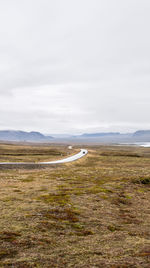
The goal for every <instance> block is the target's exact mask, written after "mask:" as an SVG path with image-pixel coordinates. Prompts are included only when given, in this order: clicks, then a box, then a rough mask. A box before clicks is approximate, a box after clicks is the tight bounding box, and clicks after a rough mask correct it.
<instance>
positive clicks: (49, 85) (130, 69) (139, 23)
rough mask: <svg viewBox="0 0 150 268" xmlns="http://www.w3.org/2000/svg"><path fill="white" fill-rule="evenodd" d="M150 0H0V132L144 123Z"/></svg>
mask: <svg viewBox="0 0 150 268" xmlns="http://www.w3.org/2000/svg"><path fill="white" fill-rule="evenodd" d="M149 28H150V1H149V0H105V1H104V0H25V1H24V0H0V129H21V130H27V131H30V130H36V131H41V132H43V133H82V132H93V131H121V132H126V131H134V130H137V129H148V128H150V118H149V113H150V34H149Z"/></svg>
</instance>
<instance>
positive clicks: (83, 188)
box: [0, 144, 150, 268]
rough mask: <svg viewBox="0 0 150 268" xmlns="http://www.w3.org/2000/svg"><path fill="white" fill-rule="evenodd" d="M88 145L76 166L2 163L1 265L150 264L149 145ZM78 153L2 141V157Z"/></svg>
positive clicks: (90, 267)
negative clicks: (86, 151)
mask: <svg viewBox="0 0 150 268" xmlns="http://www.w3.org/2000/svg"><path fill="white" fill-rule="evenodd" d="M84 148H86V149H88V152H89V153H88V155H86V156H85V157H83V158H82V159H80V160H78V161H75V162H72V163H67V164H63V165H54V166H48V167H38V168H37V167H34V165H33V166H31V167H30V168H28V167H26V168H25V167H24V168H23V167H15V168H14V167H13V168H11V167H10V166H6V167H3V166H1V167H0V211H1V213H0V267H15V268H16V267H19V268H32V267H38V268H41V267H44V268H51V267H52V268H53V267H54V268H55V267H60V268H61V267H62V268H66V267H76V268H80V267H81V268H83V267H84V268H95V267H102V268H103V267H106V268H107V267H110V268H134V267H140V268H141V267H147V268H148V267H150V149H149V148H140V147H132V146H130V147H127V146H102V145H99V146H96V145H95V146H94V145H93V146H88V145H87V146H84ZM79 150H80V147H79V146H75V147H74V148H73V150H72V151H70V150H68V147H67V145H21V144H20V145H17V144H16V145H15V144H0V162H6V161H20V162H23V161H24V162H25V161H27V162H35V163H36V162H38V161H49V160H55V159H60V158H63V157H66V156H68V155H69V154H73V153H76V152H78V151H79Z"/></svg>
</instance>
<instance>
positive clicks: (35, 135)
mask: <svg viewBox="0 0 150 268" xmlns="http://www.w3.org/2000/svg"><path fill="white" fill-rule="evenodd" d="M0 141H21V142H24V141H27V142H28V141H29V142H30V141H31V142H50V141H53V142H69V143H70V142H85V143H88V142H95V143H124V142H127V143H134V142H150V130H138V131H136V132H134V133H126V134H122V133H120V132H99V133H84V134H82V135H69V134H54V136H53V135H44V134H42V133H40V132H35V131H31V132H25V131H20V130H19V131H17V130H1V131H0Z"/></svg>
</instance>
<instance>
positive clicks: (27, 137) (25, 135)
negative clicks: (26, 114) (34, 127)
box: [0, 130, 53, 142]
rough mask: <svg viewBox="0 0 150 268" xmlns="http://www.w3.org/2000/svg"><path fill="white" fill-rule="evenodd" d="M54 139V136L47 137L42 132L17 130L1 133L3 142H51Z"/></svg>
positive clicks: (0, 136)
mask: <svg viewBox="0 0 150 268" xmlns="http://www.w3.org/2000/svg"><path fill="white" fill-rule="evenodd" d="M51 139H53V137H52V136H45V135H43V134H41V133H40V132H35V131H31V132H25V131H17V130H2V131H0V140H1V141H34V142H36V141H37V142H40V141H49V140H51Z"/></svg>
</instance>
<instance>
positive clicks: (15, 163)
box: [0, 149, 88, 165]
mask: <svg viewBox="0 0 150 268" xmlns="http://www.w3.org/2000/svg"><path fill="white" fill-rule="evenodd" d="M87 153H88V150H86V149H81V151H80V152H79V153H77V154H75V155H72V156H69V157H67V158H64V159H61V160H55V161H50V162H38V163H34V162H0V165H30V164H31V165H34V164H36V165H52V164H61V163H62V164H63V163H68V162H73V161H75V160H78V159H79V158H81V157H83V156H85V155H86V154H87Z"/></svg>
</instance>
